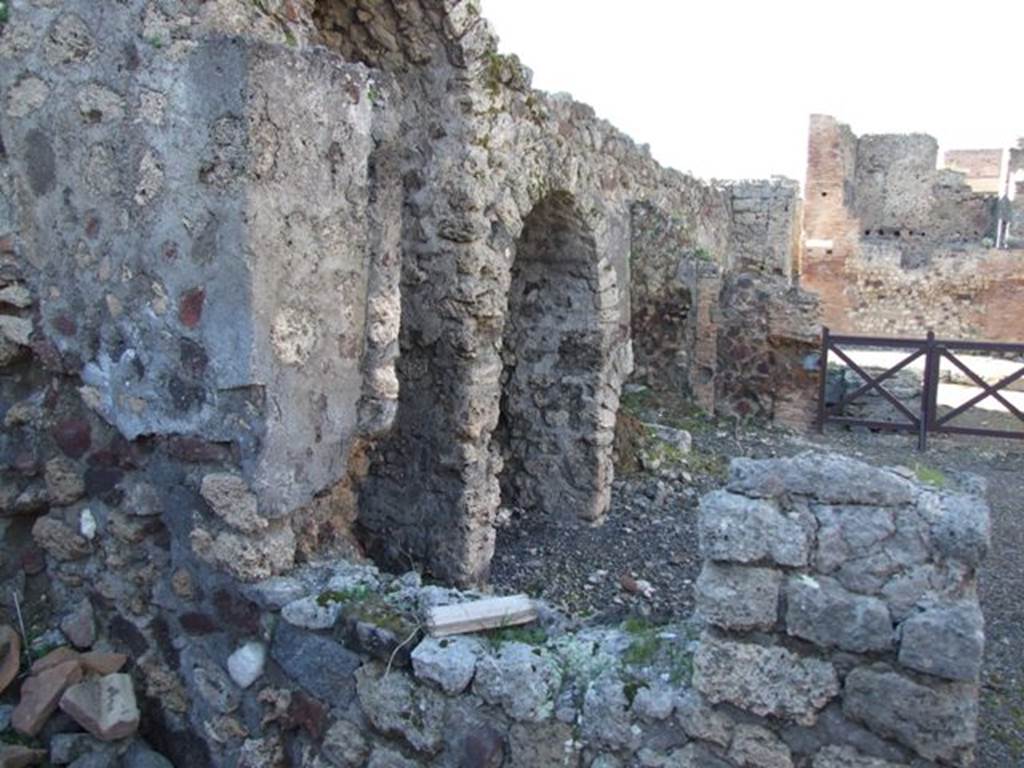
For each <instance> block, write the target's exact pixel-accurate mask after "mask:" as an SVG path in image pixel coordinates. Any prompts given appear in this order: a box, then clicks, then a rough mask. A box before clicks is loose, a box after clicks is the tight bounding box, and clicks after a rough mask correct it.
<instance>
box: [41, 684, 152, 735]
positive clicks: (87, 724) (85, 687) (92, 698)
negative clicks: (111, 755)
mask: <svg viewBox="0 0 1024 768" xmlns="http://www.w3.org/2000/svg"><path fill="white" fill-rule="evenodd" d="M60 708H61V709H62V710H64V712H66V713H67V714H69V715H70V716H71V717H72V719H74V721H75V722H76V723H78V724H79V725H80V726H82V727H83V728H85V730H87V731H88V732H89V733H91V734H92V735H93V736H95V737H96V738H97V739H100V740H102V741H114V740H115V739H123V738H126V737H128V736H131V735H132V734H133V733H135V731H136V730H138V727H139V707H138V704H136V702H135V689H134V687H133V686H132V679H131V677H130V676H129V675H125V674H119V673H115V674H113V675H106V676H105V677H100V678H96V679H93V680H87V681H86V682H84V683H79V684H78V685H74V686H71V687H70V688H68V689H67V690H66V691H65V693H64V695H63V696H62V697H61V699H60Z"/></svg>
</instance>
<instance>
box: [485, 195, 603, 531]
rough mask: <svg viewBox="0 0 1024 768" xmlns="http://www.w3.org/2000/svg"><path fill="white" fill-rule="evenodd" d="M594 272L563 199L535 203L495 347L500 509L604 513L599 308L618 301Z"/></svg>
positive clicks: (583, 229) (578, 221) (590, 252)
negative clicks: (498, 353)
mask: <svg viewBox="0 0 1024 768" xmlns="http://www.w3.org/2000/svg"><path fill="white" fill-rule="evenodd" d="M599 272H600V268H599V259H598V253H597V245H596V243H595V238H594V234H593V232H592V231H591V230H590V228H589V227H588V226H587V224H586V222H585V221H584V220H583V218H582V216H581V215H580V212H579V210H578V209H577V208H576V206H575V202H574V200H573V198H572V196H571V195H569V194H568V193H564V192H558V193H553V194H551V195H549V196H548V197H546V198H544V199H543V200H541V201H540V202H539V203H538V204H537V205H536V206H535V207H534V208H533V210H532V211H531V212H530V214H529V215H528V216H527V217H526V219H525V220H524V222H523V229H522V233H521V235H520V237H519V239H518V241H517V242H516V248H515V259H514V262H513V264H512V270H511V285H510V289H509V295H508V312H507V315H506V322H505V331H504V336H503V343H502V361H503V364H504V369H503V373H502V378H501V383H502V391H501V414H500V417H499V421H498V427H497V429H496V431H495V434H494V439H495V441H496V443H497V446H498V449H499V452H500V455H501V457H502V462H503V469H502V471H501V474H500V477H499V480H500V484H501V493H502V504H503V505H504V506H507V507H515V508H520V509H523V510H526V511H527V512H529V511H533V510H537V511H543V512H548V513H559V514H568V515H573V514H575V515H577V516H579V517H583V518H585V519H589V520H596V519H599V518H600V517H602V516H603V515H604V513H605V512H606V511H607V507H608V501H609V490H610V485H611V480H612V473H611V439H610V435H609V434H606V433H608V432H609V429H608V418H607V415H606V414H605V413H604V411H605V410H607V408H608V402H607V390H608V382H607V381H606V379H607V378H608V375H607V372H608V368H609V366H608V350H609V343H608V334H607V332H606V322H605V319H606V316H607V312H605V311H603V310H604V309H605V308H604V307H603V306H602V304H603V302H605V301H611V302H613V303H615V302H617V295H618V292H617V290H611V291H609V290H602V287H603V282H602V276H601V275H600V274H599ZM610 272H611V273H612V275H614V270H610ZM603 280H604V282H607V281H608V277H607V276H605V277H604V278H603ZM612 282H613V283H614V277H613V278H612ZM613 287H614V286H613ZM614 405H617V403H615V404H613V406H612V407H613V408H614ZM611 423H612V424H614V419H612V422H611Z"/></svg>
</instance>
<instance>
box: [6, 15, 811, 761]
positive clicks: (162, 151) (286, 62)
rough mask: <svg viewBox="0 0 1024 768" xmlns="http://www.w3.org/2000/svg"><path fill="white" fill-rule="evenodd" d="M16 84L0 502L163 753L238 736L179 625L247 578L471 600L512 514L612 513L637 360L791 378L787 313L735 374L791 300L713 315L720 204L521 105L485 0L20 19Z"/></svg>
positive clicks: (563, 113)
mask: <svg viewBox="0 0 1024 768" xmlns="http://www.w3.org/2000/svg"><path fill="white" fill-rule="evenodd" d="M317 43H323V44H325V45H326V47H316V44H317ZM0 62H2V63H4V64H5V66H3V67H2V68H0V70H2V71H0V109H2V113H0V137H2V140H0V178H2V180H3V182H4V184H3V186H2V188H0V259H2V263H0V283H2V284H0V303H2V306H0V334H2V337H0V341H2V343H0V356H2V359H0V363H2V368H3V371H2V373H3V375H2V376H0V409H2V414H3V416H4V422H3V432H2V436H0V453H2V458H3V467H2V477H0V480H2V486H0V491H2V493H0V507H2V511H3V514H4V517H5V518H10V519H11V521H12V522H11V523H10V525H11V527H12V530H14V531H15V533H14V534H12V535H13V536H20V537H22V538H23V539H24V540H26V541H29V540H31V541H32V542H33V544H32V545H31V546H29V547H27V548H26V551H25V553H24V561H25V562H24V569H25V572H26V573H30V575H32V576H40V570H41V569H42V568H43V566H44V565H47V566H48V571H47V575H46V576H45V577H43V576H40V578H41V579H44V580H45V579H48V580H49V583H51V584H52V585H53V587H52V589H53V592H54V601H55V603H56V604H57V605H72V604H80V603H81V600H82V599H83V598H84V597H88V598H89V599H90V600H91V601H92V604H95V605H96V610H97V612H98V616H99V618H98V621H99V622H100V625H101V626H102V627H103V629H104V631H103V634H104V635H105V636H106V637H108V638H110V639H111V641H112V642H115V641H116V642H117V643H127V644H128V645H129V646H130V647H131V648H132V649H133V653H134V654H135V656H136V657H137V659H136V662H137V665H138V680H139V684H140V686H141V691H142V699H143V703H144V705H145V707H146V708H148V709H149V710H150V711H153V712H155V714H154V715H153V716H154V717H156V718H157V720H158V721H159V723H160V727H159V728H158V731H159V734H158V738H159V739H160V740H161V741H165V740H166V741H171V742H173V741H175V739H176V738H178V736H179V735H180V734H184V733H188V732H190V730H191V729H192V728H193V727H194V728H196V729H199V728H200V726H201V724H202V723H203V722H204V721H205V720H207V719H209V718H211V717H212V718H215V719H216V718H217V717H219V715H214V714H213V713H212V712H211V711H207V710H206V709H202V708H200V709H197V710H194V711H193V710H190V709H189V708H188V705H187V696H186V694H185V693H184V692H183V691H184V689H183V688H182V682H181V680H182V679H184V680H186V681H192V682H189V683H188V685H190V686H200V687H201V686H202V685H203V683H201V682H195V681H194V680H192V677H193V676H194V675H193V673H194V670H195V669H197V668H202V669H203V670H207V667H208V666H209V664H208V663H207V661H206V660H204V659H199V658H192V657H191V656H190V655H189V654H190V653H191V651H189V652H188V653H186V652H184V651H182V649H179V648H174V647H172V646H170V645H169V641H168V640H167V638H168V637H169V636H170V635H169V634H168V633H169V632H170V629H169V627H171V626H172V625H174V622H175V621H178V618H173V619H172V618H171V617H179V618H180V619H181V621H180V622H179V623H180V624H181V626H182V627H185V625H188V626H187V628H186V634H189V635H190V636H191V635H193V634H194V635H203V634H204V633H208V634H216V633H218V632H220V631H221V629H217V628H216V627H219V626H220V623H223V624H224V628H228V627H230V628H233V629H231V630H229V631H234V630H235V629H240V630H244V631H245V632H247V633H249V634H253V633H255V632H256V628H255V624H254V616H256V615H257V612H256V610H255V609H254V608H253V607H252V604H251V603H249V602H246V601H244V600H236V599H235V595H236V593H235V587H237V583H236V582H248V581H253V580H256V579H261V578H264V577H267V576H270V575H272V574H277V573H280V572H284V571H288V570H290V569H291V568H292V567H293V566H294V565H295V564H296V563H297V562H302V561H305V560H309V559H311V558H316V557H319V556H323V555H325V554H327V553H329V552H332V551H335V550H336V549H338V548H344V547H349V548H353V547H354V548H358V547H359V546H361V543H365V545H366V546H367V547H368V548H369V550H370V551H371V553H372V554H373V555H375V556H378V557H379V558H380V559H381V561H382V562H384V563H387V564H388V565H390V566H392V567H399V568H401V569H404V568H406V567H408V566H410V565H411V564H413V563H415V564H422V565H424V566H425V567H426V569H427V570H428V571H430V572H431V573H432V574H433V575H435V576H438V577H441V578H443V579H447V580H449V581H451V582H458V583H470V582H478V581H481V580H482V579H484V578H485V577H486V572H487V567H488V563H489V561H490V557H491V554H492V551H493V546H494V524H493V523H494V516H495V512H496V510H497V509H498V508H499V506H501V505H504V506H517V507H520V508H522V509H524V510H525V511H526V513H527V514H529V513H530V512H531V511H532V512H539V511H547V512H557V513H561V514H569V515H578V516H582V517H585V518H587V519H591V520H599V519H600V518H601V517H602V515H603V514H604V512H605V511H606V509H607V506H608V503H609V489H610V486H611V481H612V468H611V449H612V441H613V434H614V426H615V419H616V415H617V412H618V398H619V390H620V387H621V384H622V382H623V381H624V379H625V378H626V377H627V376H628V375H629V373H630V371H631V370H632V367H633V343H632V342H633V340H634V339H637V340H641V341H638V343H637V346H638V348H641V349H642V350H643V352H642V354H643V359H644V365H645V368H646V370H647V371H649V372H654V373H655V374H657V375H658V376H661V375H662V373H664V379H662V381H664V382H666V383H668V385H670V386H674V387H681V386H682V385H686V386H688V387H690V388H691V390H692V392H693V393H694V394H695V396H696V397H697V398H698V400H699V402H701V403H702V404H705V405H706V406H707V407H708V408H709V409H715V408H717V407H718V403H730V402H732V401H733V400H735V399H743V400H748V399H752V396H751V394H750V391H751V390H750V388H751V387H753V386H767V387H771V386H774V384H773V383H772V379H773V376H772V374H771V372H772V371H780V370H786V369H787V367H788V366H790V365H791V364H792V355H790V354H789V352H787V351H785V350H782V348H781V347H779V345H778V344H777V343H776V341H775V340H776V339H782V338H791V337H799V335H800V332H799V331H793V330H792V329H788V330H787V329H785V328H782V327H781V324H782V318H784V317H785V316H784V315H783V314H781V313H779V312H776V311H775V310H774V309H773V310H771V311H772V312H773V313H774V314H772V319H768V320H765V321H764V322H762V320H763V319H764V318H762V319H759V320H757V321H756V323H755V324H756V325H757V328H758V329H759V330H758V332H757V334H759V335H751V336H750V338H751V344H752V346H753V347H757V348H758V349H760V348H761V347H763V346H765V345H768V346H773V345H774V346H775V347H778V350H777V351H776V352H772V353H770V354H761V353H760V352H758V353H751V354H750V355H748V356H745V357H744V356H738V357H737V356H733V353H735V352H737V351H738V350H737V348H736V347H735V346H730V347H728V349H729V350H730V354H729V355H728V356H726V357H721V356H720V354H719V348H720V336H721V334H722V333H723V328H725V329H726V331H725V332H727V333H729V334H730V339H732V340H733V341H735V340H736V338H737V337H736V334H741V335H742V334H747V333H748V332H749V330H748V325H747V324H746V323H744V322H741V315H742V314H743V313H746V312H758V313H765V312H768V309H766V308H767V307H768V306H769V305H771V306H775V305H774V304H772V302H775V301H778V300H779V299H781V297H782V296H784V295H786V291H788V290H789V286H788V283H785V285H783V283H784V280H783V278H781V277H768V276H766V275H763V274H761V273H758V272H756V271H755V272H753V273H752V274H753V275H754V277H752V278H751V279H750V281H749V282H748V283H745V286H747V287H748V288H750V289H751V290H752V291H753V293H752V294H751V298H749V299H744V300H743V301H733V300H732V298H730V297H731V296H732V295H733V294H732V293H729V294H727V295H726V294H723V292H722V286H723V285H724V284H725V283H726V282H727V279H731V278H729V275H731V269H732V267H730V263H731V262H730V259H732V258H733V257H732V255H731V254H732V253H733V251H732V250H730V249H731V247H732V246H731V245H730V242H731V238H733V237H734V235H733V234H732V233H731V227H732V224H731V215H732V214H731V206H732V204H733V203H732V201H733V198H732V196H731V194H730V193H727V192H725V191H723V189H720V188H716V187H711V186H709V185H706V184H703V183H701V182H699V181H697V180H694V179H692V178H689V177H686V176H684V175H682V174H678V173H676V172H673V171H668V170H665V169H663V168H661V167H660V166H658V165H657V164H656V163H655V162H654V161H653V160H652V159H651V158H650V156H649V154H648V152H647V151H646V149H644V148H642V147H637V146H636V145H635V144H634V143H633V142H632V141H631V140H629V139H628V138H627V137H625V136H623V135H622V134H621V133H619V132H618V131H616V130H615V129H614V128H613V127H612V126H610V125H608V124H607V123H605V122H603V121H601V120H599V119H597V118H596V116H595V115H594V113H593V111H592V110H590V109H589V108H588V107H586V106H585V105H581V104H578V103H576V102H573V101H572V100H571V99H569V98H566V97H562V96H548V95H545V94H540V93H538V92H535V91H533V90H532V89H531V88H530V87H529V73H528V71H527V70H525V69H524V68H523V67H522V66H521V65H520V64H519V62H518V61H517V60H516V59H515V58H514V57H505V56H501V55H499V54H497V53H496V42H495V39H494V37H493V35H492V34H491V32H490V30H489V27H488V26H487V24H486V21H484V20H483V19H481V18H480V17H479V8H478V7H477V6H476V5H475V4H474V3H472V2H449V1H448V0H445V1H444V2H442V1H441V0H436V1H435V0H423V2H420V3H397V2H396V3H381V2H374V3H352V2H341V1H340V0H339V1H337V2H326V1H324V2H312V1H309V2H306V1H303V2H300V1H299V0H294V1H293V0H280V1H278V0H268V1H267V2H261V3H251V2H248V0H245V1H243V0H217V1H216V2H178V1H177V0H166V1H163V0H161V2H156V1H155V0H150V1H147V0H132V2H126V3H122V4H119V5H117V6H116V7H112V6H105V5H100V4H96V3H90V2H85V0H67V2H57V1H56V0H48V1H47V2H42V3H28V2H22V1H20V0H17V1H15V2H12V3H11V4H10V13H9V21H7V22H6V23H4V24H3V28H2V34H0ZM368 67H372V68H368ZM744 194H746V193H744ZM758 194H759V193H758ZM737 199H739V198H737ZM747 199H753V198H751V197H750V196H749V195H748V196H747ZM763 199H764V200H765V201H766V204H767V205H768V207H769V208H771V207H772V206H774V205H775V202H774V201H775V196H774V195H773V194H769V195H767V196H766V197H764V198H763ZM751 223H752V222H747V224H751ZM758 226H760V225H758ZM748 230H749V231H747V232H746V234H744V235H743V237H742V238H740V236H739V235H735V239H736V241H737V242H739V240H740V239H742V240H743V246H742V249H741V250H742V253H743V254H744V255H742V256H741V257H738V258H739V259H740V261H742V262H743V263H745V264H746V263H748V262H749V264H750V265H751V266H752V268H753V265H763V266H764V268H765V269H766V270H767V271H770V272H774V271H776V270H777V267H778V264H779V259H780V258H781V256H780V252H779V251H778V250H777V248H776V244H773V243H774V240H773V238H775V234H774V233H775V232H776V229H775V227H774V224H773V225H771V226H768V225H766V226H765V227H763V228H761V229H758V227H753V228H748ZM761 237H764V238H765V240H766V244H765V250H764V252H763V253H759V252H758V249H757V246H756V241H757V239H758V238H761ZM769 240H771V241H772V242H771V243H770V242H768V241H769ZM737 252H738V251H737ZM634 276H635V277H634ZM762 277H763V278H764V282H763V283H762V282H761V280H762ZM757 286H760V287H759V288H758V287H757ZM765 292H767V293H765ZM769 294H770V295H769ZM723 296H725V297H726V298H727V299H728V301H729V302H730V304H729V306H728V307H726V308H725V309H723V306H722V301H723ZM772 296H774V297H775V298H771V297H772ZM689 307H693V309H694V311H692V312H690V311H689ZM723 313H724V314H723ZM666 316H671V318H672V319H671V321H670V322H665V323H662V322H661V321H662V319H663V318H665V317H666ZM724 316H727V317H728V322H727V323H726V324H725V326H721V327H720V319H721V317H724ZM766 317H767V316H766ZM801 322H802V321H801ZM691 350H692V353H691ZM783 352H785V354H784V353H783ZM399 353H400V354H401V356H400V362H399V364H398V366H397V371H396V365H395V360H396V357H398V355H399ZM755 357H756V360H757V364H756V365H754V366H752V367H750V369H749V370H750V371H756V374H755V373H751V374H750V375H749V376H748V375H746V374H742V373H740V372H730V373H729V375H727V376H725V377H724V378H723V379H722V383H721V385H719V383H718V379H717V377H718V373H719V368H720V367H723V366H725V367H728V366H730V365H732V366H738V365H743V366H746V365H747V363H748V362H749V361H751V360H754V358H755ZM661 361H670V365H667V366H662V365H661ZM764 366H767V367H768V370H769V374H768V375H764V374H763V371H762V368H763V367H764ZM736 393H738V394H736ZM759 394H760V393H755V395H758V396H759ZM757 402H758V410H757V412H756V413H757V415H764V416H767V417H771V416H772V415H773V414H774V413H776V412H778V409H777V408H776V403H775V401H774V399H767V398H762V399H759V400H757ZM736 410H737V412H739V410H740V409H739V408H737V409H736ZM396 411H397V417H396ZM745 413H746V412H745ZM392 423H394V428H392ZM357 517H358V526H359V531H358V532H359V534H360V535H361V537H362V539H361V543H357V542H355V541H354V540H353V539H352V536H351V528H352V527H353V525H355V524H356V522H357V521H356V518H357ZM44 553H45V556H44ZM186 617H187V618H186ZM213 617H217V618H216V619H214V618H213ZM140 638H141V639H140ZM179 651H181V652H179ZM179 676H180V679H179ZM204 676H206V677H209V676H213V677H216V675H215V674H214V673H213V672H209V671H208V670H207V671H204V672H202V673H201V674H200V678H201V679H206V677H204ZM161 703H167V706H160V704H161ZM224 714H226V713H225V712H224V711H220V715H224ZM190 718H196V719H194V720H190ZM213 727H214V728H215V729H216V728H217V727H218V726H217V725H214V726H213ZM218 733H219V732H218ZM181 738H183V739H184V740H185V741H184V743H185V745H186V748H191V747H189V745H192V744H194V743H195V739H187V738H185V737H184V736H181ZM215 740H216V739H215ZM197 764H202V761H201V760H200V761H199V763H197Z"/></svg>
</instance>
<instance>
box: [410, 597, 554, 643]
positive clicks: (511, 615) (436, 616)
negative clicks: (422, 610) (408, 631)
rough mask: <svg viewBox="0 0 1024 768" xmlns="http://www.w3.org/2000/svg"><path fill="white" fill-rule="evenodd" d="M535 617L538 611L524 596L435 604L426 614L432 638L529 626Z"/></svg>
mask: <svg viewBox="0 0 1024 768" xmlns="http://www.w3.org/2000/svg"><path fill="white" fill-rule="evenodd" d="M536 618H537V609H536V608H535V607H534V605H533V602H532V601H531V600H530V598H529V597H527V596H526V595H512V596H510V597H488V598H485V599H483V600H474V601H473V602H471V603H458V604H456V605H438V606H435V607H434V608H431V609H430V611H429V612H428V614H427V631H428V632H430V634H431V636H433V637H445V636H446V635H459V634H463V633H466V632H480V631H482V630H485V629H499V628H501V627H514V626H517V625H519V624H528V623H530V622H531V621H535V620H536Z"/></svg>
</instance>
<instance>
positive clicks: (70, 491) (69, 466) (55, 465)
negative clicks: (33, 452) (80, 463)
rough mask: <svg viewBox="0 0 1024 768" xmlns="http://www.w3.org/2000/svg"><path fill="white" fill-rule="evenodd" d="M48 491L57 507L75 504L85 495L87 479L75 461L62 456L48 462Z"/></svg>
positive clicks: (51, 500) (46, 473)
mask: <svg viewBox="0 0 1024 768" xmlns="http://www.w3.org/2000/svg"><path fill="white" fill-rule="evenodd" d="M45 479H46V491H47V493H48V494H49V496H50V503H51V504H54V505H56V506H64V505H66V504H74V503H75V502H76V501H78V500H79V499H80V498H82V496H83V495H84V494H85V479H84V478H83V476H82V474H81V473H80V472H79V471H78V467H77V466H76V465H75V463H74V462H73V461H70V460H69V459H65V458H63V457H61V456H57V457H55V458H52V459H50V460H49V461H48V462H46V472H45Z"/></svg>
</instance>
